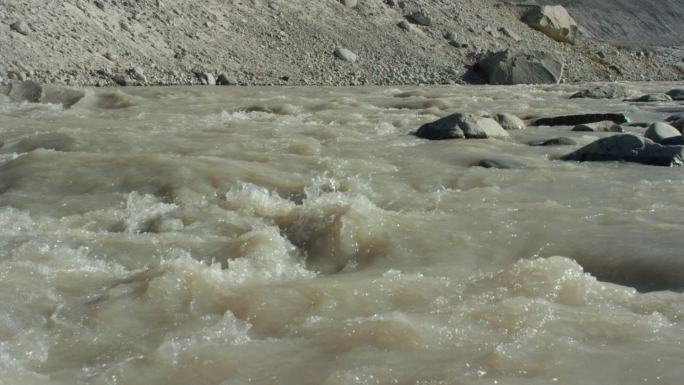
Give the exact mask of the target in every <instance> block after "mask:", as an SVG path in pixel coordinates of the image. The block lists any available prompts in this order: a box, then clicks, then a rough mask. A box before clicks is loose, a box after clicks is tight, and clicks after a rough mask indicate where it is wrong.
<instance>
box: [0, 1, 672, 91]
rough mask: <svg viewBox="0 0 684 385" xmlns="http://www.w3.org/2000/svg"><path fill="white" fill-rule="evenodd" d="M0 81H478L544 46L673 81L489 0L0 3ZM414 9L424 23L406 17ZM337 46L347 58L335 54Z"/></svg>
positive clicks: (658, 64) (604, 73) (642, 59)
mask: <svg viewBox="0 0 684 385" xmlns="http://www.w3.org/2000/svg"><path fill="white" fill-rule="evenodd" d="M0 8H4V10H3V11H4V12H0V15H3V16H0V51H1V52H3V55H2V57H0V78H2V80H3V81H7V80H10V79H22V80H23V79H30V80H34V81H37V82H39V83H42V84H62V85H71V86H113V85H196V84H203V83H210V84H214V83H216V82H217V80H218V79H219V77H220V75H223V76H222V77H221V79H222V80H221V81H219V83H223V84H240V85H366V84H376V85H399V84H407V85H409V84H464V83H479V82H482V79H480V78H479V77H478V76H477V74H473V73H472V71H470V69H471V68H472V66H473V65H474V64H475V63H477V62H478V61H479V60H480V59H481V58H483V57H484V55H486V53H487V52H491V51H498V50H503V49H507V48H513V49H523V50H527V49H537V50H542V51H545V52H552V53H553V54H554V55H557V56H558V57H559V58H561V59H562V60H563V62H564V63H565V70H564V73H563V81H564V82H570V83H573V82H586V81H606V80H680V79H682V77H683V76H684V75H683V73H682V71H681V70H680V69H678V68H677V67H676V66H674V65H672V64H671V63H667V62H665V61H663V60H661V59H660V58H659V57H656V56H653V55H651V53H650V50H644V49H642V48H634V47H631V48H630V47H624V46H623V47H617V46H613V45H611V44H608V43H604V42H600V41H597V40H594V39H592V38H590V37H587V36H579V37H578V39H577V42H576V43H575V44H574V45H571V44H567V43H560V42H556V41H554V40H552V39H550V38H548V37H547V36H545V35H544V34H542V33H541V32H538V31H535V30H533V29H531V28H529V27H528V26H527V25H526V24H524V23H522V22H521V21H520V20H519V19H520V15H521V12H523V11H524V9H525V7H521V6H519V5H509V4H503V3H499V2H497V1H494V0H488V1H480V0H459V1H452V2H448V3H437V2H428V1H380V0H375V1H370V0H369V1H359V2H356V1H343V2H338V1H333V0H328V1H321V2H315V3H312V2H309V1H303V0H293V1H288V2H275V1H261V0H251V1H238V0H233V1H218V0H209V1H203V2H201V3H199V4H198V3H197V2H193V1H174V2H171V1H156V0H144V1H143V0H141V1H136V2H114V1H106V0H97V1H82V0H68V1H63V2H48V3H45V2H43V1H38V0H27V1H23V2H21V3H7V4H0ZM416 12H421V13H422V14H424V15H425V16H426V19H425V20H423V21H419V20H417V19H416V18H415V17H411V15H414V14H415V13H416ZM339 48H344V49H346V50H348V51H349V52H350V53H351V54H353V56H348V55H347V56H345V57H342V56H344V55H340V54H339V51H338V54H337V55H336V54H335V52H336V50H338V49H339Z"/></svg>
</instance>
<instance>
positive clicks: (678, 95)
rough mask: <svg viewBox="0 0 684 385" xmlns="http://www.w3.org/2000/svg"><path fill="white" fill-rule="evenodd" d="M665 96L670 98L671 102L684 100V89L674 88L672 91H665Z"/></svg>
mask: <svg viewBox="0 0 684 385" xmlns="http://www.w3.org/2000/svg"><path fill="white" fill-rule="evenodd" d="M667 96H669V97H671V98H672V100H684V89H683V88H675V89H673V90H669V91H667Z"/></svg>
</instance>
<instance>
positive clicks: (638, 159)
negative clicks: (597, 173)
mask: <svg viewBox="0 0 684 385" xmlns="http://www.w3.org/2000/svg"><path fill="white" fill-rule="evenodd" d="M561 159H562V160H569V161H580V162H586V161H592V162H595V161H623V162H635V163H642V164H648V165H654V166H668V167H669V166H680V165H682V164H683V163H684V146H662V145H660V144H657V143H654V142H652V141H651V140H650V139H647V138H642V137H638V136H636V135H632V134H622V135H613V136H609V137H607V138H602V139H599V140H597V141H595V142H593V143H590V144H588V145H586V146H584V147H582V148H580V149H578V150H577V151H575V152H572V153H570V154H567V155H565V156H563V157H561Z"/></svg>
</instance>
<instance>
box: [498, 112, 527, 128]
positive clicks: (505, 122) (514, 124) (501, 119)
mask: <svg viewBox="0 0 684 385" xmlns="http://www.w3.org/2000/svg"><path fill="white" fill-rule="evenodd" d="M494 120H496V121H497V123H499V124H500V125H501V127H503V129H504V130H507V131H508V130H522V129H524V128H525V122H523V121H522V119H520V118H519V117H517V116H515V115H513V114H507V113H503V114H496V115H494Z"/></svg>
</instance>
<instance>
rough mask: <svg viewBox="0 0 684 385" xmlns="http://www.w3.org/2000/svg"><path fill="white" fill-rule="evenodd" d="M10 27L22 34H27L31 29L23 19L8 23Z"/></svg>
mask: <svg viewBox="0 0 684 385" xmlns="http://www.w3.org/2000/svg"><path fill="white" fill-rule="evenodd" d="M10 29H11V30H12V31H15V32H17V33H20V34H22V35H28V34H29V32H30V31H31V30H30V29H29V26H28V24H27V23H26V22H25V21H22V20H19V21H15V22H14V23H12V24H10Z"/></svg>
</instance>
